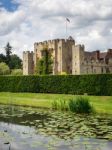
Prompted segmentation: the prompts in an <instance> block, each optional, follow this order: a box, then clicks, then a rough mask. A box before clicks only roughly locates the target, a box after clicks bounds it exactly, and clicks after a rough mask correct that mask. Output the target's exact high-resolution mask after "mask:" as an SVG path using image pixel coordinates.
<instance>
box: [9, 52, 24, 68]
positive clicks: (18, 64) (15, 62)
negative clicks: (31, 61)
mask: <svg viewBox="0 0 112 150" xmlns="http://www.w3.org/2000/svg"><path fill="white" fill-rule="evenodd" d="M9 66H10V69H21V68H22V60H21V59H20V58H19V57H18V56H17V55H16V54H14V55H11V56H10V62H9Z"/></svg>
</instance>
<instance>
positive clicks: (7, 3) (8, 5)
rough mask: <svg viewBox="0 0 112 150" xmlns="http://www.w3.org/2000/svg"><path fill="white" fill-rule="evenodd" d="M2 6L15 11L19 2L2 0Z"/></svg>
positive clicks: (0, 0) (0, 1)
mask: <svg viewBox="0 0 112 150" xmlns="http://www.w3.org/2000/svg"><path fill="white" fill-rule="evenodd" d="M0 3H1V6H2V7H4V8H5V9H6V10H7V11H15V10H16V9H17V7H18V4H17V3H14V2H13V1H12V0H0Z"/></svg>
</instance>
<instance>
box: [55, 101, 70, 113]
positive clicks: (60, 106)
mask: <svg viewBox="0 0 112 150" xmlns="http://www.w3.org/2000/svg"><path fill="white" fill-rule="evenodd" d="M52 109H55V110H61V111H63V110H64V111H65V110H68V104H67V101H66V100H64V99H59V100H54V101H52Z"/></svg>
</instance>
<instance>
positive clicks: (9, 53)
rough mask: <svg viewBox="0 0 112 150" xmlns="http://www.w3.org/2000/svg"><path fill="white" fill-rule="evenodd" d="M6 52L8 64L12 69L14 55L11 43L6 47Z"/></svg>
mask: <svg viewBox="0 0 112 150" xmlns="http://www.w3.org/2000/svg"><path fill="white" fill-rule="evenodd" d="M5 52H6V63H7V65H8V66H9V68H10V64H9V63H10V61H11V54H12V46H11V45H10V43H9V42H8V43H7V45H6V47H5Z"/></svg>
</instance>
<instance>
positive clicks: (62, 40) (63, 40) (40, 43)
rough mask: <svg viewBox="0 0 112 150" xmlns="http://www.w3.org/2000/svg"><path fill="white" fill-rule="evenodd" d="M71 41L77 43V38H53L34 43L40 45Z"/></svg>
mask: <svg viewBox="0 0 112 150" xmlns="http://www.w3.org/2000/svg"><path fill="white" fill-rule="evenodd" d="M69 42H74V43H75V40H73V39H67V40H66V39H53V40H47V41H43V42H37V43H34V45H35V46H36V45H37V46H38V45H50V44H54V43H69Z"/></svg>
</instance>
